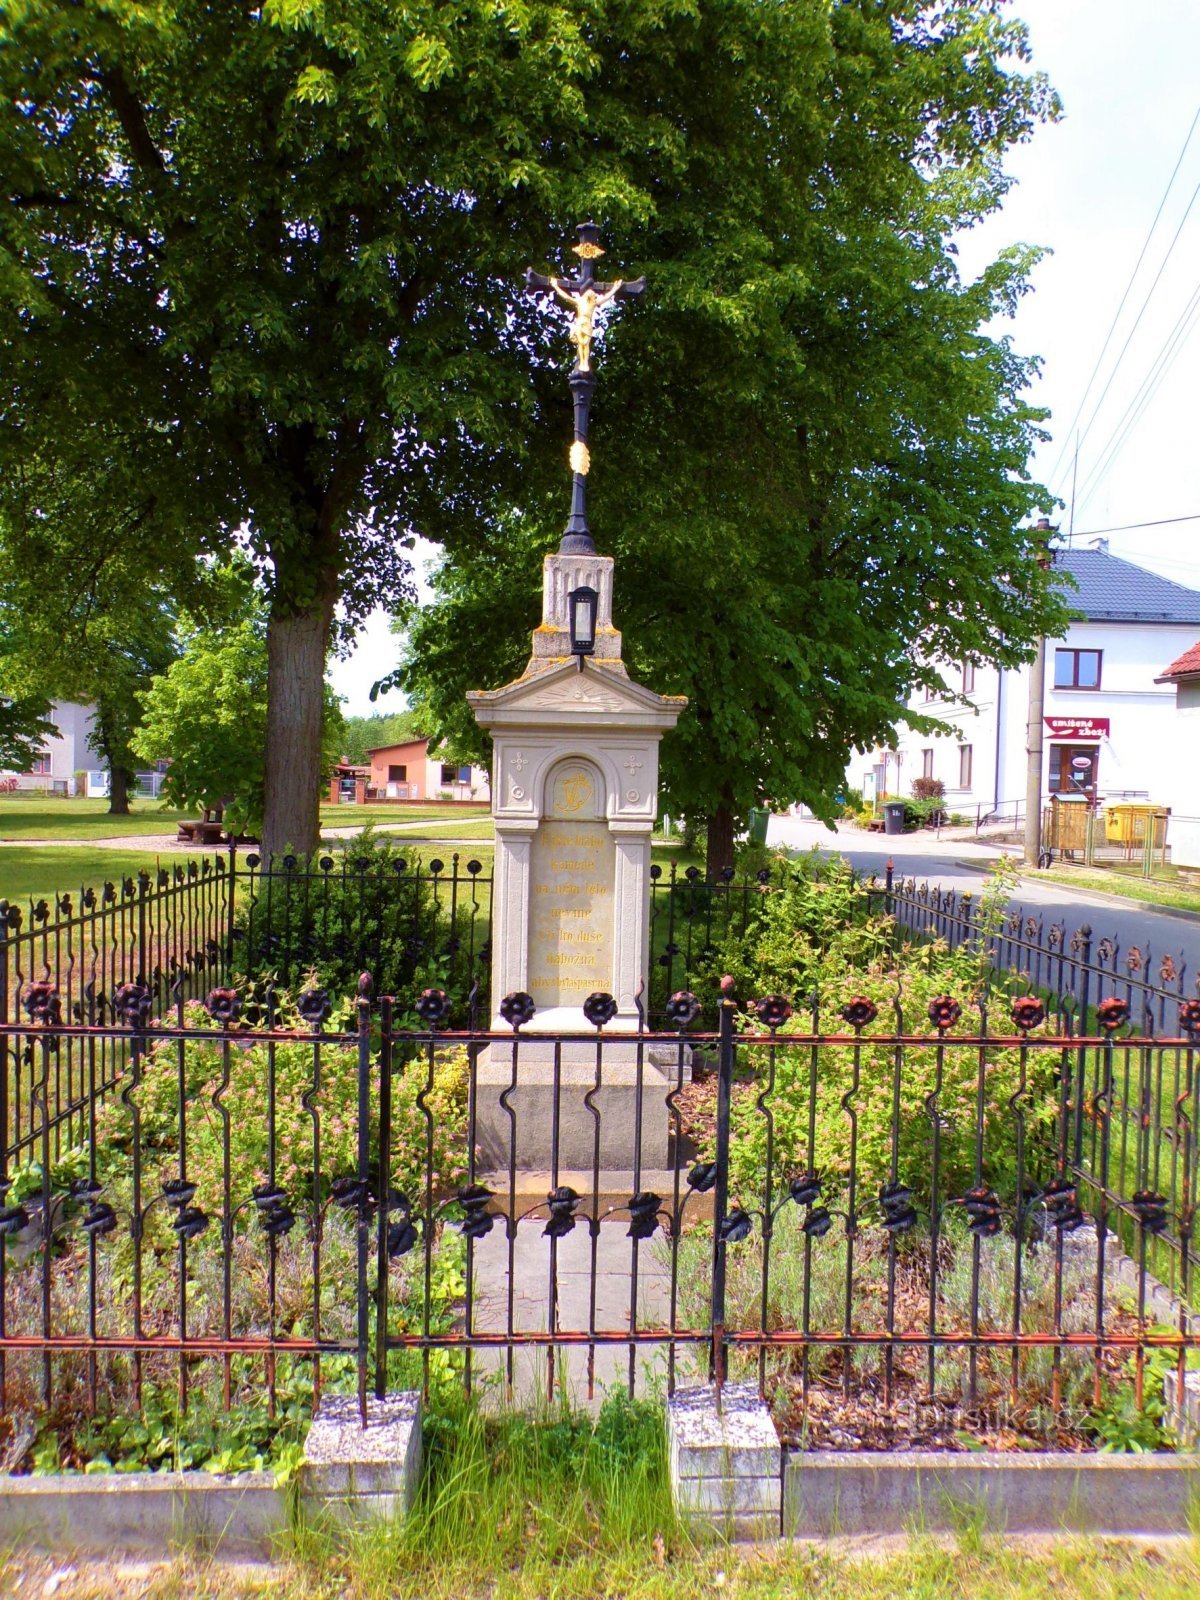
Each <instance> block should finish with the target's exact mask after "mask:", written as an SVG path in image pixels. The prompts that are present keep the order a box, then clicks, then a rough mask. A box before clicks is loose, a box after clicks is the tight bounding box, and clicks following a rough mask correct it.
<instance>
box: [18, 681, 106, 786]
mask: <svg viewBox="0 0 1200 1600" xmlns="http://www.w3.org/2000/svg"><path fill="white" fill-rule="evenodd" d="M94 715H95V713H94V711H93V709H92V707H91V706H80V705H75V704H74V703H73V702H71V701H57V700H56V701H55V703H54V704H53V706H52V707H51V708H50V714H49V717H48V719H47V720H48V721H50V722H52V723H53V724H54V727H55V729H56V732H55V733H53V734H52V735H51V736H50V737H49V738H48V739H47V740H46V741H45V743H44V744H43V746H42V749H43V750H44V751H45V753H46V754H47V755H48V756H49V757H50V770H49V772H36V773H20V774H13V775H14V776H16V777H17V781H18V786H19V787H20V788H23V789H46V788H62V787H63V786H64V785H65V787H66V791H67V793H68V794H73V793H74V792H75V774H76V773H77V772H85V771H87V769H88V768H89V767H91V766H92V765H94V763H95V759H96V757H95V752H94V751H93V750H92V748H91V745H90V743H89V739H90V737H91V731H92V721H93V718H94Z"/></svg>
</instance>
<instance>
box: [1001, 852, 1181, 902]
mask: <svg viewBox="0 0 1200 1600" xmlns="http://www.w3.org/2000/svg"><path fill="white" fill-rule="evenodd" d="M1024 876H1025V877H1026V878H1027V879H1028V881H1029V882H1030V883H1046V882H1050V883H1063V884H1070V885H1071V886H1072V888H1075V889H1087V890H1089V891H1090V892H1095V891H1097V890H1098V891H1099V892H1100V893H1101V894H1119V895H1123V896H1124V897H1125V899H1127V900H1144V901H1145V902H1146V904H1147V905H1152V906H1177V907H1178V908H1179V909H1180V910H1183V911H1196V912H1200V889H1195V888H1190V887H1188V886H1187V885H1186V884H1182V883H1159V882H1156V881H1154V880H1153V879H1146V878H1140V877H1134V876H1133V875H1132V874H1131V873H1129V872H1124V871H1119V870H1115V869H1114V870H1107V871H1106V870H1105V869H1104V868H1089V867H1069V866H1063V865H1059V864H1057V863H1056V864H1055V865H1054V866H1053V867H1050V868H1049V869H1048V870H1045V871H1039V872H1033V871H1030V872H1026V873H1025V874H1024Z"/></svg>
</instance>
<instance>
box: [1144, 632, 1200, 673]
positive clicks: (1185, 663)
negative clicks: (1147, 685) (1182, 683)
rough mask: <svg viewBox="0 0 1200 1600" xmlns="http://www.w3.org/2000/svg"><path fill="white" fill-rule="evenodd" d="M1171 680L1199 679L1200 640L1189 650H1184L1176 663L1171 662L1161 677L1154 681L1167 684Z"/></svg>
mask: <svg viewBox="0 0 1200 1600" xmlns="http://www.w3.org/2000/svg"><path fill="white" fill-rule="evenodd" d="M1173 678H1200V640H1197V642H1196V643H1195V644H1194V645H1193V646H1192V648H1191V649H1190V650H1185V651H1184V652H1183V654H1182V655H1181V656H1180V658H1179V660H1178V661H1172V663H1171V665H1170V666H1169V667H1168V668H1167V670H1166V671H1165V672H1164V673H1163V675H1162V677H1161V678H1155V680H1154V681H1155V683H1169V682H1170V681H1171V679H1173Z"/></svg>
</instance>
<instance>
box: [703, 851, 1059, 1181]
mask: <svg viewBox="0 0 1200 1600" xmlns="http://www.w3.org/2000/svg"><path fill="white" fill-rule="evenodd" d="M1005 893H1006V887H1005V883H1004V880H1000V883H999V888H998V890H996V889H993V890H991V891H989V893H988V894H986V895H985V898H984V902H983V908H982V909H983V918H984V925H985V926H986V925H987V921H988V918H989V916H994V915H995V914H996V913H997V911H998V908H999V905H1000V904H1001V903H1002V898H1003V895H1004V894H1005ZM984 946H986V941H984ZM723 974H730V975H731V976H732V977H733V979H734V982H735V992H736V993H737V994H738V995H739V996H740V997H742V998H743V999H747V1000H748V999H753V998H755V997H758V996H761V995H766V994H781V995H784V996H785V997H786V998H788V999H789V1000H790V1001H791V1002H792V1003H793V1005H794V1006H795V1008H796V1010H795V1014H794V1015H793V1017H792V1019H791V1021H790V1022H789V1023H786V1024H785V1025H784V1027H783V1028H781V1029H780V1035H779V1036H780V1038H781V1039H784V1040H786V1039H787V1037H788V1035H789V1034H794V1033H807V1032H809V1031H812V1029H813V1025H814V1014H815V1017H816V1021H817V1025H818V1028H819V1029H823V1030H824V1031H827V1032H834V1031H837V1032H843V1031H845V1028H846V1025H845V1024H844V1023H843V1022H842V1021H841V1018H840V1011H841V1008H842V1006H843V1005H844V1004H845V1003H846V1002H847V1001H848V1000H850V999H851V998H854V997H857V996H860V995H861V996H864V997H866V998H868V999H870V1000H873V1001H874V1002H875V1004H876V1006H877V1007H878V1010H879V1017H880V1021H879V1023H878V1024H876V1025H875V1031H881V1030H882V1029H883V1028H885V1027H888V1028H890V1027H891V1026H892V1025H893V1023H894V1021H897V1020H898V1019H899V1017H900V1016H903V1018H904V1021H905V1024H906V1026H907V1027H908V1028H910V1029H912V1030H914V1031H929V1028H930V1025H929V1022H928V1019H927V1015H926V1012H927V1007H928V1005H929V1002H930V1001H931V1000H933V999H935V998H937V997H940V996H942V995H949V996H950V997H952V998H953V999H955V1000H956V1001H957V1002H958V1003H959V1005H960V1006H961V1007H962V1010H963V1013H964V1016H966V1017H969V1016H970V1015H971V1014H972V1012H973V1011H975V1010H976V1009H977V1007H978V1004H979V1001H980V999H981V996H982V992H983V988H984V984H985V982H986V981H987V975H988V964H987V954H986V948H984V949H983V950H982V952H981V951H980V950H978V949H977V950H976V951H974V952H972V951H969V950H966V949H960V950H957V951H953V952H952V951H950V950H949V949H948V948H947V947H946V945H945V944H943V943H940V942H937V943H926V944H916V943H913V942H910V941H909V940H908V939H905V940H902V941H900V940H898V939H897V930H896V928H895V926H894V924H893V923H892V921H891V919H889V918H887V917H884V916H882V915H880V914H872V913H871V912H870V911H869V910H868V907H867V900H866V896H865V895H864V894H863V892H862V890H861V888H860V887H859V886H858V884H857V883H856V882H855V879H854V876H853V874H852V873H851V871H850V868H849V867H848V865H847V864H846V863H845V862H844V861H835V862H832V863H822V862H821V861H820V860H819V859H818V858H816V857H807V858H801V859H800V860H799V861H797V862H796V863H794V864H793V869H792V871H791V872H789V873H788V874H787V875H786V877H785V879H784V882H783V883H782V884H781V885H780V886H779V887H775V888H771V889H767V890H765V891H764V893H763V894H762V895H761V896H757V897H755V900H754V902H753V905H752V907H751V910H750V914H749V916H748V918H747V922H746V927H745V931H744V932H743V930H742V927H741V925H740V924H739V925H738V926H736V927H734V928H731V929H729V930H727V931H726V933H725V935H724V937H723V938H722V939H721V941H720V942H719V943H718V944H717V946H716V948H715V949H714V951H713V952H712V953H711V954H710V955H709V956H708V957H707V958H703V957H702V958H701V961H700V964H699V970H698V972H697V974H696V982H695V984H694V987H695V990H696V993H697V994H698V995H699V996H700V998H701V1000H702V1001H704V1002H705V1004H706V1008H707V1009H708V1011H709V1014H710V1015H711V1014H712V1013H713V1011H715V1006H716V1001H717V999H718V997H719V984H720V979H721V976H722V975H723ZM814 997H815V1001H814ZM814 1007H815V1010H814ZM871 1031H872V1030H871V1029H868V1030H867V1031H866V1032H865V1033H864V1036H863V1042H862V1045H861V1047H860V1048H858V1049H857V1050H856V1048H855V1047H854V1046H852V1045H836V1046H835V1045H822V1046H821V1047H820V1051H819V1058H818V1061H817V1064H816V1073H815V1077H814V1075H813V1061H812V1054H811V1052H810V1051H809V1050H807V1049H804V1048H802V1047H801V1048H784V1049H779V1050H776V1051H774V1052H770V1051H767V1050H766V1049H761V1048H757V1047H756V1048H754V1049H746V1050H741V1051H739V1053H738V1061H739V1065H740V1066H741V1067H743V1068H745V1069H746V1070H747V1071H748V1072H752V1074H753V1076H754V1079H755V1083H756V1086H757V1087H758V1088H759V1089H761V1088H762V1087H763V1086H764V1084H766V1083H767V1082H768V1081H770V1079H771V1075H772V1074H773V1084H772V1087H771V1090H770V1093H769V1094H768V1095H767V1098H766V1099H765V1100H764V1107H765V1108H766V1109H767V1110H769V1112H770V1117H769V1118H768V1117H767V1116H766V1115H764V1114H763V1109H760V1107H759V1105H758V1100H757V1095H756V1094H755V1093H743V1094H738V1095H735V1098H734V1107H733V1114H732V1130H733V1132H732V1139H731V1157H730V1160H731V1169H730V1171H731V1186H732V1190H733V1192H735V1193H736V1194H737V1195H738V1196H739V1198H740V1199H741V1202H742V1203H743V1204H745V1205H746V1206H758V1205H760V1204H761V1203H762V1192H763V1188H764V1183H765V1177H766V1172H767V1167H768V1150H767V1147H768V1138H769V1139H770V1142H771V1156H770V1167H771V1175H772V1181H773V1182H774V1183H775V1185H776V1195H777V1196H778V1193H779V1190H778V1185H779V1183H780V1181H781V1180H783V1179H784V1178H786V1177H787V1176H788V1175H789V1174H791V1173H795V1172H798V1171H801V1170H804V1169H809V1168H817V1169H818V1170H821V1171H823V1172H824V1173H826V1174H827V1175H828V1176H829V1177H830V1178H831V1179H833V1180H834V1185H835V1187H836V1186H838V1185H841V1184H843V1183H844V1181H845V1179H846V1178H847V1176H848V1173H849V1170H850V1154H851V1142H852V1141H853V1142H854V1146H855V1149H854V1155H855V1160H854V1166H855V1170H856V1172H857V1176H858V1181H859V1183H860V1185H869V1186H872V1187H873V1188H875V1189H877V1188H878V1186H879V1185H880V1184H881V1183H882V1182H884V1181H885V1180H886V1178H887V1177H888V1176H889V1168H890V1163H891V1155H892V1148H893V1128H894V1127H895V1130H896V1131H895V1147H896V1152H897V1160H898V1164H899V1174H900V1176H901V1177H902V1178H903V1179H904V1181H905V1182H906V1183H908V1184H910V1185H911V1186H912V1187H913V1188H914V1190H917V1191H918V1192H919V1193H920V1195H921V1197H922V1203H924V1204H928V1200H929V1197H930V1189H931V1183H932V1118H933V1117H935V1116H936V1118H937V1127H938V1144H939V1189H940V1196H941V1199H942V1200H943V1201H944V1200H945V1199H946V1198H948V1197H949V1196H951V1195H955V1194H961V1193H962V1192H963V1191H964V1190H965V1189H966V1188H969V1187H970V1186H971V1185H972V1183H973V1181H974V1179H975V1130H976V1103H977V1097H978V1096H979V1094H980V1087H981V1086H980V1074H981V1071H982V1080H983V1081H982V1105H983V1151H984V1156H983V1174H982V1176H983V1177H984V1178H985V1179H986V1181H987V1182H989V1183H991V1184H993V1185H994V1186H996V1187H997V1188H998V1189H1000V1190H1001V1191H1002V1192H1007V1193H1009V1194H1011V1193H1012V1190H1013V1187H1014V1184H1015V1177H1016V1171H1015V1160H1016V1157H1015V1141H1014V1139H1013V1134H1012V1130H1013V1122H1014V1113H1013V1109H1012V1103H1011V1102H1012V1096H1013V1095H1014V1094H1015V1093H1016V1091H1017V1088H1018V1086H1019V1083H1020V1071H1021V1068H1020V1057H1019V1053H1018V1052H1017V1051H1012V1050H1010V1051H1000V1050H989V1051H988V1052H987V1054H986V1056H985V1057H984V1058H983V1063H982V1067H981V1058H980V1053H979V1050H978V1048H977V1047H975V1046H955V1044H954V1040H953V1032H951V1033H950V1034H949V1035H948V1036H947V1040H946V1044H945V1047H944V1048H942V1049H939V1048H938V1046H937V1045H936V1044H930V1045H920V1046H914V1045H909V1046H906V1047H905V1050H904V1059H903V1070H902V1072H901V1073H900V1074H899V1082H898V1084H897V1076H896V1073H895V1065H896V1062H895V1050H894V1048H893V1047H890V1046H883V1045H874V1044H872V1043H871V1038H870V1035H871ZM1031 1073H1032V1069H1031ZM1051 1077H1052V1074H1051V1071H1050V1069H1049V1068H1045V1069H1039V1070H1038V1073H1037V1074H1036V1075H1035V1076H1034V1077H1033V1081H1031V1082H1030V1083H1029V1084H1028V1085H1027V1089H1026V1094H1025V1095H1024V1097H1023V1099H1022V1102H1021V1105H1022V1109H1023V1112H1024V1117H1025V1126H1026V1140H1027V1146H1028V1149H1027V1155H1026V1161H1027V1166H1028V1165H1029V1164H1030V1163H1031V1162H1032V1160H1033V1152H1034V1150H1035V1148H1036V1145H1037V1135H1038V1131H1039V1129H1040V1128H1041V1127H1043V1126H1044V1124H1045V1121H1046V1119H1047V1118H1052V1117H1053V1114H1054V1101H1053V1096H1052V1094H1051V1092H1050V1090H1051V1081H1050V1079H1051ZM843 1102H845V1103H843ZM860 1203H862V1200H861V1195H860Z"/></svg>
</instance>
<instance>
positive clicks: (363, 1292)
mask: <svg viewBox="0 0 1200 1600" xmlns="http://www.w3.org/2000/svg"><path fill="white" fill-rule="evenodd" d="M356 1177H357V1180H358V1207H357V1222H358V1227H357V1232H356V1240H357V1244H358V1351H357V1359H358V1414H359V1418H360V1420H361V1422H362V1425H363V1427H364V1428H365V1427H366V1425H367V1358H368V1353H369V1351H368V1343H369V1336H370V1328H371V1298H370V1294H369V1293H368V1288H367V1257H368V1251H369V1248H370V1206H369V1203H368V1195H369V1194H370V1188H371V979H370V977H369V976H368V975H367V973H365V972H364V973H363V975H362V977H361V978H360V979H359V980H358V1172H357V1174H356ZM380 1204H381V1205H382V1206H383V1207H385V1208H386V1206H387V1196H386V1195H383V1196H381V1198H380Z"/></svg>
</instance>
